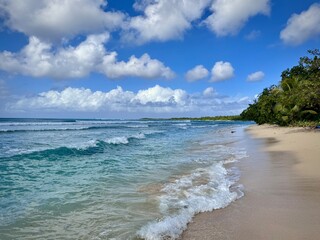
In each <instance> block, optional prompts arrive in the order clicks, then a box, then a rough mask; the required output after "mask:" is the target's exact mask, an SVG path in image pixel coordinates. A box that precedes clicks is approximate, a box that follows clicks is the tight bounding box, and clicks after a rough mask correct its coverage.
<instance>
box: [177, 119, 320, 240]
mask: <svg viewBox="0 0 320 240" xmlns="http://www.w3.org/2000/svg"><path fill="white" fill-rule="evenodd" d="M239 144H240V145H242V146H244V147H246V149H247V151H248V155H249V157H248V158H245V159H243V160H241V161H240V162H239V163H237V165H238V167H239V168H240V170H241V179H240V183H241V184H243V185H244V187H245V190H244V193H245V196H244V197H242V198H241V199H239V200H237V201H235V202H234V203H232V204H231V205H229V206H228V207H227V208H224V209H220V210H215V211H213V212H209V213H201V214H198V215H197V216H195V218H194V219H193V222H192V223H190V224H189V225H188V229H187V230H186V231H185V232H184V233H183V235H182V237H181V238H182V239H201V240H205V239H237V240H238V239H239V240H242V239H246V240H248V239H290V240H294V239H297V240H298V239H299V240H300V239H304V240H308V239H310V240H316V239H319V238H320V131H315V130H304V129H301V128H279V127H274V126H269V125H266V126H251V127H249V128H248V129H247V130H246V131H245V133H244V136H243V140H242V141H241V142H240V143H239Z"/></svg>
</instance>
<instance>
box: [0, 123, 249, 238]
mask: <svg viewBox="0 0 320 240" xmlns="http://www.w3.org/2000/svg"><path fill="white" fill-rule="evenodd" d="M248 124H249V123H247V122H233V121H188V120H186V121H176V120H175V121H170V120H98V119H95V120H81V119H0V239H2V240H6V239H175V238H177V237H179V235H180V234H181V233H182V231H183V230H184V229H186V226H187V223H188V222H190V221H191V219H192V217H193V216H194V215H195V214H197V213H199V212H204V211H212V210H214V209H219V208H223V207H226V206H227V205H229V204H230V203H231V202H233V201H235V200H236V199H238V198H240V197H242V196H243V191H242V188H243V186H241V184H239V183H238V180H239V175H240V172H239V170H238V169H237V167H236V164H232V163H233V162H236V161H238V160H240V159H241V158H244V157H246V149H244V148H243V147H240V145H239V144H237V142H239V141H240V140H241V137H242V134H243V133H242V132H243V129H244V128H245V127H246V126H248ZM227 166H228V167H227Z"/></svg>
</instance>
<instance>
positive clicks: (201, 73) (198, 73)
mask: <svg viewBox="0 0 320 240" xmlns="http://www.w3.org/2000/svg"><path fill="white" fill-rule="evenodd" d="M208 75H209V71H208V70H207V69H206V68H205V67H204V66H202V65H197V66H195V67H194V68H192V69H191V70H189V71H188V72H187V73H186V76H185V77H186V79H187V80H188V81H189V82H193V81H197V80H200V79H203V78H206V77H207V76H208Z"/></svg>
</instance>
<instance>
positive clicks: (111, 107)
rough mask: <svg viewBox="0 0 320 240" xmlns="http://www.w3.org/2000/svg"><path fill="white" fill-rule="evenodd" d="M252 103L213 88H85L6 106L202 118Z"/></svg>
mask: <svg viewBox="0 0 320 240" xmlns="http://www.w3.org/2000/svg"><path fill="white" fill-rule="evenodd" d="M248 103H249V98H248V97H226V96H224V97H221V96H219V94H218V93H216V92H215V90H214V89H213V88H212V87H209V88H207V89H205V90H204V91H203V93H201V94H199V93H196V94H190V93H187V92H186V91H185V90H183V89H171V88H168V87H161V86H159V85H156V86H154V87H151V88H148V89H141V90H139V91H138V92H136V93H135V92H132V91H125V90H123V89H122V88H121V87H117V88H115V89H112V90H110V91H108V92H102V91H96V92H93V91H91V90H90V89H85V88H70V87H69V88H66V89H64V90H62V91H54V90H51V91H47V92H42V93H40V94H38V95H37V96H33V97H21V98H20V99H19V100H15V101H14V102H11V103H10V104H8V105H7V111H10V112H28V113H29V112H37V111H38V112H42V113H45V112H50V113H52V112H60V113H62V112H68V113H69V112H80V113H83V114H84V113H115V112H124V113H126V114H128V113H137V114H141V113H148V114H152V113H173V114H175V113H197V114H200V115H208V114H210V115H221V114H222V115H224V114H238V113H240V112H241V110H243V109H244V108H245V107H246V106H247V104H248Z"/></svg>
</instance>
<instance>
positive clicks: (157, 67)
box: [0, 33, 174, 79]
mask: <svg viewBox="0 0 320 240" xmlns="http://www.w3.org/2000/svg"><path fill="white" fill-rule="evenodd" d="M108 39H109V34H107V33H106V34H99V35H89V36H88V37H87V39H86V40H85V41H83V42H82V43H80V44H79V45H78V46H76V47H73V46H68V47H65V48H58V49H54V48H53V46H52V45H51V44H49V43H45V42H42V41H41V40H39V39H38V38H36V37H30V39H29V44H28V45H27V46H25V47H24V48H23V49H22V50H21V51H20V52H18V53H12V52H8V51H4V52H0V69H1V70H4V71H7V72H10V73H16V74H22V75H27V76H33V77H51V78H55V79H61V78H80V77H84V76H87V75H89V74H90V73H91V72H99V73H103V74H105V75H106V76H107V77H109V78H120V77H142V78H150V79H151V78H160V77H162V78H172V77H174V73H173V72H172V71H171V70H170V68H168V67H166V66H164V64H163V63H162V62H160V61H159V60H156V59H151V58H150V57H149V55H148V54H144V55H142V56H141V57H140V58H136V57H135V56H132V57H131V58H130V59H129V61H128V62H124V61H120V62H119V61H117V53H116V52H108V51H107V50H106V49H105V47H104V43H105V42H106V41H108Z"/></svg>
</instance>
